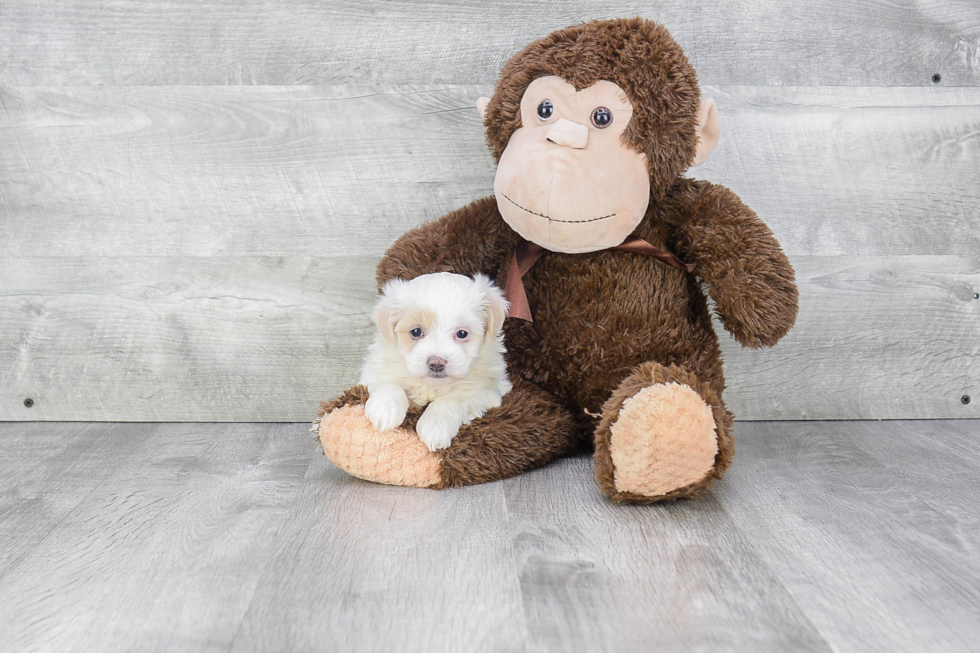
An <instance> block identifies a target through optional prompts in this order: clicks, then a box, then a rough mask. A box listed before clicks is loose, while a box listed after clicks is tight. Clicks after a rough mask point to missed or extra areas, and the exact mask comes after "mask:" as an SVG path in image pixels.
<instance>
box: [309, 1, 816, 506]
mask: <svg viewBox="0 0 980 653" xmlns="http://www.w3.org/2000/svg"><path fill="white" fill-rule="evenodd" d="M550 74H555V75H560V76H562V77H564V78H565V79H567V80H568V81H571V82H572V83H573V84H575V85H576V86H577V87H584V86H588V85H590V84H592V83H594V82H595V81H597V80H599V79H608V80H611V81H614V82H615V83H617V84H618V85H619V86H620V87H622V88H623V89H624V90H625V91H626V93H627V94H628V96H629V98H630V100H631V102H632V103H633V106H634V108H635V113H634V116H633V119H632V122H631V124H630V128H629V129H628V131H627V132H626V133H625V134H624V137H625V138H626V139H627V141H628V144H629V145H630V146H632V147H636V148H637V149H640V150H641V151H643V152H645V153H647V156H648V162H649V166H650V173H651V202H650V205H649V208H648V209H647V212H646V215H645V216H644V218H643V220H642V221H641V222H640V224H639V226H638V227H637V228H636V230H635V231H634V232H633V234H632V235H633V236H636V237H640V238H643V239H645V240H647V241H648V242H649V243H651V244H652V245H654V246H655V247H659V248H661V249H665V250H667V251H670V252H673V253H675V254H676V255H677V256H679V257H680V258H681V259H683V260H684V261H686V262H689V263H695V264H696V265H697V268H696V270H695V272H694V273H693V274H691V273H686V272H682V271H680V270H677V269H674V268H671V267H668V266H666V265H664V264H663V263H660V262H658V261H656V260H654V259H652V258H649V257H646V256H643V255H641V254H634V253H628V252H622V251H611V250H604V251H599V252H592V253H587V254H560V253H555V252H546V253H545V254H544V255H543V256H542V257H541V259H540V260H539V261H538V262H537V263H536V264H535V265H534V266H533V267H532V268H531V269H530V270H529V271H528V272H527V273H526V274H525V275H524V278H523V281H524V286H525V290H526V293H527V298H528V301H529V303H530V306H531V310H532V311H533V314H534V322H533V323H528V322H524V321H521V320H515V319H508V320H507V322H506V323H505V326H504V333H505V341H506V343H507V350H508V354H507V361H508V368H509V371H510V376H511V379H512V381H513V382H514V390H513V391H512V392H511V393H510V394H508V395H507V396H506V397H505V398H504V404H503V405H502V406H501V407H499V408H495V409H492V410H491V411H488V412H487V414H486V415H484V416H483V417H482V418H481V419H478V420H475V421H474V422H473V423H472V424H470V425H468V426H465V427H463V429H461V430H460V434H459V435H458V436H457V437H456V439H455V440H454V441H453V443H452V445H451V446H450V447H449V448H448V449H446V450H443V451H442V452H441V455H442V456H443V469H444V474H445V476H446V478H445V479H444V481H445V483H444V484H445V485H447V486H459V485H468V484H473V483H482V482H486V481H490V480H495V479H499V478H504V477H506V476H510V475H512V474H516V473H519V472H521V471H524V470H527V469H531V468H533V467H537V466H541V465H544V464H546V463H547V462H549V461H550V460H552V459H554V458H555V457H557V456H561V455H565V454H568V453H571V452H574V451H577V450H580V449H581V448H583V447H584V446H587V445H588V444H589V443H590V441H592V440H593V439H594V444H595V459H596V479H597V481H598V482H599V485H600V487H601V488H602V490H603V491H604V492H605V493H606V494H607V495H609V496H610V497H611V498H612V499H613V500H614V501H618V502H639V503H649V502H654V501H662V500H666V499H676V498H682V497H696V496H698V495H700V494H701V493H703V492H704V491H705V490H707V488H708V487H709V486H710V485H711V484H712V483H713V482H714V481H715V480H717V479H718V478H721V476H722V475H723V474H724V472H725V470H726V469H728V466H729V465H730V464H731V460H732V455H733V454H734V442H733V440H732V436H731V424H732V416H731V415H730V414H729V412H728V411H727V410H726V409H725V405H724V402H723V401H722V393H723V391H724V389H725V378H724V374H723V371H722V361H721V352H720V349H719V346H718V338H717V336H716V334H715V332H714V329H713V327H712V323H711V318H710V315H709V309H708V301H707V298H706V297H705V294H704V292H703V291H702V284H705V285H706V287H707V290H708V293H709V294H710V296H711V297H712V298H713V299H714V302H715V307H716V312H717V314H718V316H719V318H720V320H721V322H722V324H723V325H724V326H725V328H726V329H727V330H729V331H730V332H731V333H732V334H733V335H734V336H735V338H736V339H737V340H738V341H739V342H740V343H742V344H743V345H746V346H749V347H760V346H771V345H773V344H775V342H776V341H777V340H779V338H781V337H782V336H783V335H784V334H785V333H786V332H787V331H789V329H790V328H791V327H792V325H793V322H794V320H795V318H796V312H797V290H796V285H795V281H794V273H793V268H792V267H791V266H790V264H789V261H788V260H787V258H786V256H785V255H784V254H783V252H782V250H781V249H780V247H779V244H778V243H777V242H776V240H775V238H774V237H773V234H772V232H771V231H770V230H769V228H768V227H766V225H765V224H763V223H762V222H761V221H760V220H759V218H758V217H757V216H756V215H755V213H753V212H752V211H751V210H750V209H749V208H747V207H746V206H745V205H744V204H743V203H742V202H741V200H739V198H738V197H737V196H736V195H735V194H734V193H732V192H731V191H729V190H728V189H726V188H724V187H721V186H716V185H714V184H711V183H709V182H705V181H694V180H690V179H685V178H681V177H680V174H681V173H682V172H683V170H684V169H686V168H687V166H688V165H689V164H690V162H691V160H692V159H693V156H694V151H695V146H696V124H697V110H698V106H699V91H698V86H697V78H696V76H695V74H694V71H693V69H692V68H691V66H690V65H689V64H688V63H687V60H686V58H685V57H684V55H683V52H682V51H681V50H680V48H679V47H678V46H677V44H676V43H675V42H674V41H673V40H672V39H671V38H670V36H669V34H667V32H666V30H664V29H663V28H662V27H660V26H658V25H655V24H654V23H651V22H649V21H642V20H639V19H634V20H623V21H597V22H593V23H587V24H584V25H579V26H576V27H572V28H569V29H567V30H561V31H560V32H556V33H555V34H552V35H550V36H548V37H545V38H544V39H542V40H540V41H538V42H536V43H533V44H531V45H530V46H528V47H527V48H525V49H524V50H523V51H522V52H520V53H519V54H517V55H516V56H515V57H514V58H513V59H512V60H511V61H510V62H508V63H507V64H506V65H505V66H504V69H503V72H502V74H501V79H500V81H499V82H498V84H497V88H496V91H495V93H494V97H493V99H492V100H491V101H490V104H489V105H488V108H487V114H486V118H485V125H486V127H487V140H488V143H489V144H490V147H491V149H492V151H493V153H494V155H495V156H497V157H499V155H500V153H501V152H502V151H503V148H504V147H505V146H506V144H507V140H508V138H509V137H510V134H511V133H513V130H514V129H516V128H517V127H518V126H519V124H520V119H519V105H520V99H521V95H522V94H523V92H524V89H525V88H526V87H527V85H528V84H529V83H530V81H531V80H533V79H534V78H535V77H537V76H540V75H550ZM518 242H519V237H518V235H517V234H516V233H515V232H514V231H513V230H512V229H511V228H510V227H509V226H508V225H507V224H506V223H505V222H504V221H503V219H502V218H501V216H500V214H499V213H498V211H497V206H496V201H495V199H494V198H493V197H488V198H484V199H480V200H477V201H475V202H473V203H472V204H470V205H468V206H466V207H463V208H461V209H459V210H457V211H454V212H452V213H450V214H448V215H446V216H445V217H443V218H441V219H439V220H437V221H435V222H432V223H429V224H425V225H423V226H421V227H419V228H417V229H413V230H412V231H409V232H408V233H406V234H405V235H403V236H402V237H401V238H400V239H399V240H398V241H397V242H396V243H395V244H394V245H393V246H392V247H391V248H390V249H389V250H388V252H387V253H386V255H385V257H384V259H383V260H382V261H381V263H380V264H379V266H378V279H377V281H378V284H379V287H380V286H381V285H383V284H384V283H385V282H386V281H388V280H389V279H391V278H395V277H400V278H405V279H409V278H413V277H416V276H418V275H421V274H426V273H431V272H455V273H458V274H466V275H473V274H475V273H483V274H486V275H488V276H490V277H491V278H493V279H496V280H497V282H498V283H502V282H503V280H504V279H505V278H506V273H507V267H508V265H509V262H510V260H511V257H512V255H513V253H514V250H515V249H516V247H517V244H518ZM662 382H677V383H683V384H686V385H687V386H689V387H691V388H693V389H694V390H695V391H696V392H697V393H698V394H699V395H700V396H701V398H702V399H703V400H704V402H705V403H706V404H708V405H709V406H710V407H711V410H712V415H713V417H714V421H715V425H716V430H717V436H718V453H717V457H716V461H715V466H714V468H713V469H712V470H711V471H710V472H709V473H708V474H707V475H706V476H705V478H704V479H702V480H701V481H699V482H697V483H694V484H693V485H690V486H688V487H683V488H677V489H676V490H674V491H671V492H669V493H667V494H665V495H662V496H654V497H649V496H634V495H630V494H628V493H621V492H617V491H616V488H615V484H614V480H613V479H614V476H615V470H614V469H613V465H612V459H611V457H610V455H609V446H610V445H609V428H610V425H611V424H612V423H613V422H614V420H615V419H616V417H617V415H618V413H619V410H620V409H621V407H622V404H623V402H624V401H625V400H626V399H627V398H628V397H631V396H632V395H633V394H635V393H636V392H638V391H639V390H641V389H643V388H645V387H647V386H649V385H651V384H653V383H662ZM365 399H366V393H365V392H363V390H358V389H357V388H354V389H352V390H350V391H348V392H347V393H345V395H343V396H342V397H340V398H338V399H337V400H334V401H333V402H329V403H327V404H325V405H324V410H325V411H329V410H330V409H331V408H333V407H337V406H341V405H344V404H346V403H351V402H360V403H363V401H364V400H365ZM600 413H601V416H602V418H601V421H599V420H598V419H596V418H595V417H592V415H598V414H600ZM412 419H417V416H415V417H414V418H413V417H410V418H409V420H408V421H407V422H406V425H407V426H409V427H410V425H411V423H412V422H411V420H412Z"/></svg>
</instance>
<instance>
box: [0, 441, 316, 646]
mask: <svg viewBox="0 0 980 653" xmlns="http://www.w3.org/2000/svg"><path fill="white" fill-rule="evenodd" d="M8 428H9V427H5V428H4V430H3V431H0V441H2V442H4V444H5V445H12V446H13V448H14V450H15V451H17V449H18V448H24V447H27V448H30V449H41V447H40V446H39V445H41V444H42V443H43V442H44V441H45V440H48V439H49V438H46V437H37V438H32V439H31V440H30V442H27V441H25V439H24V438H17V439H13V440H12V441H8V438H7V437H6V434H7V429H8ZM85 428H86V427H84V426H83V427H79V426H74V427H68V428H66V425H50V426H47V429H48V433H49V434H59V433H60V434H62V436H63V437H64V435H65V434H66V431H67V432H68V435H69V437H68V438H66V444H65V445H64V446H63V447H62V448H61V450H62V455H63V456H68V455H70V454H75V455H76V456H78V457H79V458H81V459H83V460H85V461H87V462H88V464H90V465H93V464H94V465H97V466H98V468H97V470H96V473H93V474H90V475H89V476H87V477H83V476H81V475H77V474H75V475H71V476H67V477H65V478H61V479H59V478H57V477H55V478H52V479H50V480H49V481H48V482H46V483H42V484H41V485H40V486H39V487H34V488H33V491H34V492H36V493H37V495H38V499H37V501H38V502H39V503H45V502H48V501H52V500H55V499H57V498H58V497H59V496H60V495H61V494H62V488H64V487H65V486H66V485H68V484H70V485H71V486H72V488H73V489H74V490H75V492H76V494H77V498H75V500H74V505H73V506H72V507H71V509H70V510H68V511H67V512H65V513H64V514H63V515H61V518H60V519H59V520H58V521H57V522H56V523H54V524H51V523H50V520H49V519H48V518H47V516H46V515H38V517H39V518H38V519H37V522H36V526H37V527H38V528H40V527H42V526H43V527H45V529H46V530H47V531H48V532H47V533H45V535H44V537H43V538H35V541H32V542H31V543H30V548H29V549H28V550H26V551H24V552H23V553H22V554H21V555H20V556H19V557H17V558H16V559H14V560H12V561H10V562H9V563H8V564H6V565H4V566H3V567H0V614H2V615H3V624H4V627H3V628H2V629H0V648H2V649H3V650H5V651H34V650H59V651H67V650H77V651H85V650H100V651H109V650H114V651H124V650H161V651H163V650H188V651H199V650H200V651H203V650H210V651H220V650H228V647H229V646H230V644H231V640H232V638H233V637H234V636H235V633H236V632H237V629H238V625H239V624H240V623H241V619H242V616H243V614H244V612H245V610H246V608H247V607H248V605H249V602H250V601H251V596H252V592H253V591H254V588H255V583H256V581H257V580H258V578H259V576H260V575H261V573H262V569H263V568H264V564H265V562H266V560H267V559H268V556H269V554H270V553H271V548H272V546H273V542H274V537H275V534H276V532H277V531H278V529H279V528H280V526H281V525H282V523H283V520H284V519H285V517H286V515H287V513H288V508H289V507H290V506H291V505H292V503H293V501H292V499H293V496H294V493H295V491H296V490H297V488H298V484H299V482H300V481H301V480H302V478H303V474H304V472H305V470H306V468H307V467H308V466H309V460H310V457H311V455H312V454H313V453H314V450H315V446H316V445H315V443H314V442H313V441H312V440H311V439H308V438H305V437H297V436H298V435H299V434H301V433H303V432H305V428H303V427H302V426H300V427H297V426H295V425H294V426H288V427H283V426H278V425H260V426H254V425H253V426H249V425H235V426H234V427H229V426H222V425H201V424H187V425H117V426H100V427H98V428H96V429H87V431H91V432H93V433H95V434H98V435H99V437H98V439H97V440H96V441H95V443H94V445H93V443H91V442H85V440H84V439H83V440H81V441H77V440H75V441H73V439H72V438H71V437H70V435H71V433H72V431H73V430H79V429H85ZM38 435H39V436H40V434H38ZM78 445H82V446H78ZM42 451H43V450H42ZM78 467H79V464H77V463H76V466H75V470H76V472H77V471H80V470H79V469H78ZM51 471H52V472H55V471H56V468H53V469H52V470H51ZM10 473H11V475H10V476H9V477H7V478H5V479H4V481H3V482H4V483H5V484H8V485H9V486H11V487H13V488H14V489H15V491H21V492H23V491H27V489H28V488H29V487H31V484H30V482H29V480H28V479H29V478H30V476H31V475H32V473H33V472H32V471H31V470H30V469H24V468H23V467H20V468H15V469H13V470H10ZM26 526H27V527H28V528H27V531H26V532H27V533H28V534H30V533H31V532H32V530H31V526H32V524H30V523H28V524H26ZM24 527H25V524H24V523H22V522H16V521H15V522H13V523H10V522H7V521H6V520H4V521H2V522H0V533H2V534H3V535H2V537H0V541H4V542H6V541H8V540H9V539H10V538H13V539H15V540H16V539H19V538H20V537H21V533H22V532H24Z"/></svg>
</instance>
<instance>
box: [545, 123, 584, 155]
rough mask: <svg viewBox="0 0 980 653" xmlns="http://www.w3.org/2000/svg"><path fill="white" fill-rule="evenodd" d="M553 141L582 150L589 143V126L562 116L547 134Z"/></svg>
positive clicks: (546, 136)
mask: <svg viewBox="0 0 980 653" xmlns="http://www.w3.org/2000/svg"><path fill="white" fill-rule="evenodd" d="M545 138H547V139H548V140H549V141H551V142H552V143H556V144H558V145H562V146H564V147H574V148H575V149H576V150H581V149H582V148H584V147H585V146H586V145H588V144H589V128H588V127H586V126H585V125H580V124H578V123H577V122H572V121H571V120H566V119H565V118H560V119H559V120H558V122H556V123H555V124H554V125H552V126H551V129H549V130H548V133H547V134H545Z"/></svg>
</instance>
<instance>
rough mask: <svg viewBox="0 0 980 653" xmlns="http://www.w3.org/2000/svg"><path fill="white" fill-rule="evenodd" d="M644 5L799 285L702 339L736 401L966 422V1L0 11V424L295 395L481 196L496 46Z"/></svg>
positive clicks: (978, 59)
mask: <svg viewBox="0 0 980 653" xmlns="http://www.w3.org/2000/svg"><path fill="white" fill-rule="evenodd" d="M637 14H639V15H644V16H647V17H650V18H654V19H657V20H660V21H661V22H663V23H665V24H666V25H667V26H668V27H669V28H670V29H671V30H672V32H673V33H674V34H675V36H676V37H677V38H678V40H679V41H680V42H681V43H682V45H684V46H685V48H686V50H687V52H688V55H689V56H690V58H691V60H692V62H693V63H694V64H695V66H697V68H698V70H699V74H700V77H701V81H702V83H703V86H704V91H705V94H706V95H710V96H712V97H714V98H715V99H716V100H717V101H718V104H719V108H720V110H721V116H722V127H723V136H722V140H721V143H720V145H719V147H718V148H717V149H716V151H715V152H714V154H713V155H712V157H711V158H710V159H709V161H708V162H707V163H706V164H705V165H704V166H702V167H700V168H695V169H693V170H692V171H691V174H692V175H693V176H696V177H701V178H705V179H709V180H711V181H714V182H718V183H722V184H725V185H728V186H730V187H731V188H732V189H733V190H735V192H737V193H739V194H740V195H741V196H742V197H743V199H745V201H746V202H747V203H748V204H749V205H750V206H752V207H753V208H754V209H756V211H757V212H758V213H759V214H760V216H762V218H763V219H764V220H766V221H767V222H768V223H769V224H770V225H771V226H772V228H773V230H774V231H775V232H776V235H777V236H778V237H779V239H780V240H781V242H782V243H783V245H784V246H785V248H786V250H787V253H788V254H789V255H790V258H791V259H792V261H793V263H794V264H795V265H796V267H797V271H798V275H799V278H800V286H801V314H800V320H799V323H798V325H797V328H796V329H795V330H794V331H793V332H792V333H791V334H790V335H789V336H788V337H787V338H786V339H785V340H784V341H783V342H782V343H780V345H779V346H777V347H776V348H775V349H773V350H767V351H761V352H760V351H743V350H741V349H740V348H739V347H738V346H737V345H735V344H734V343H733V342H732V341H730V340H729V339H728V336H727V334H724V333H722V339H723V347H724V350H725V355H726V360H727V370H728V376H729V385H730V390H729V391H728V400H729V403H730V405H731V407H732V409H733V410H734V412H735V413H736V415H737V416H738V417H739V418H741V419H787V418H790V419H799V418H811V419H857V418H935V417H980V408H978V406H980V300H977V299H976V297H977V293H980V88H978V86H980V5H977V3H975V2H973V1H972V0H924V1H922V2H917V3H915V4H914V5H906V4H895V3H891V2H886V1H885V0H874V1H869V2H865V3H860V4H856V5H855V4H850V3H836V2H829V1H819V2H810V3H800V2H796V1H795V0H767V1H765V2H758V3H752V5H751V7H748V8H747V7H746V5H745V4H744V3H741V2H734V1H731V2H715V3H710V4H708V5H706V4H690V3H686V2H681V1H680V0H670V1H667V2H658V3H629V2H613V1H602V2H589V3H585V2H568V3H560V4H558V5H554V4H545V3H530V2H516V3H515V2H510V3H485V2H472V1H463V2H454V3H448V4H433V3H414V2H378V1H376V0H362V1H360V2H356V3H353V2H324V3H292V2H291V3H275V4H272V5H270V4H267V3H257V2H224V3H207V4H193V3H192V4H186V3H174V2H158V3H153V4H151V5H148V4H146V3H137V2H125V1H123V2H117V3H113V4H112V5H95V4H91V3H81V2H75V3H54V4H41V5H39V4H37V3H28V2H23V1H14V2H5V3H3V4H2V5H0V419H5V420H18V419H63V420H65V419H67V420H72V419H78V420H163V421H166V420H198V421H207V420H216V421H246V420H253V421H289V420H307V419H309V418H311V417H312V415H313V413H314V412H315V408H316V404H317V402H318V401H319V400H320V399H323V398H326V397H328V396H330V395H331V394H333V393H335V392H337V391H338V390H340V389H341V388H342V387H344V386H345V385H347V384H349V383H351V382H352V381H353V380H354V379H355V378H356V376H357V369H358V366H359V364H360V358H361V355H362V352H363V349H364V347H365V346H366V343H367V341H368V339H369V338H370V337H371V333H372V331H371V325H370V322H369V320H368V318H367V317H366V312H367V311H368V310H369V308H370V305H371V303H372V300H373V296H374V288H373V267H374V265H375V263H376V261H377V259H378V257H380V255H381V254H382V253H383V252H384V250H385V248H386V247H387V246H388V245H389V244H390V243H391V242H392V241H393V240H394V239H395V238H396V237H397V236H398V235H399V234H400V233H402V232H404V231H405V230H407V229H409V228H411V227H413V226H415V225H418V224H420V223H421V222H423V221H427V220H431V219H434V218H437V217H439V216H440V215H442V214H443V213H445V212H447V211H449V210H451V209H453V208H456V207H458V206H460V205H462V204H464V203H466V202H468V201H470V200H472V199H475V198H477V197H481V196H484V195H488V194H490V193H491V187H492V180H493V163H492V160H491V159H490V157H489V155H488V153H487V151H486V148H485V146H484V143H483V134H482V128H481V125H480V121H479V118H478V116H477V113H476V110H475V109H474V108H473V104H474V101H475V100H476V98H477V97H479V96H481V95H487V94H489V93H490V91H491V90H492V84H493V81H494V79H495V76H496V73H497V70H498V68H499V66H500V65H501V63H502V62H503V61H504V60H506V58H507V57H508V56H510V55H511V54H512V53H513V52H514V51H516V50H517V49H518V48H519V47H520V46H521V45H523V44H524V43H526V42H528V41H530V40H532V39H533V38H536V37H538V36H540V35H543V34H546V33H548V32H549V31H551V30H553V29H555V28H557V27H561V26H564V25H568V24H573V23H575V22H578V21H580V20H584V19H588V18H594V17H606V16H632V15H637ZM937 74H938V75H939V76H940V78H939V81H938V82H936V81H933V76H934V75H937ZM965 395H967V396H971V397H972V398H973V400H972V401H971V402H970V403H969V404H964V403H962V401H961V398H962V397H964V396H965ZM27 398H30V399H32V400H33V405H32V406H31V407H30V408H28V407H27V406H25V399H27Z"/></svg>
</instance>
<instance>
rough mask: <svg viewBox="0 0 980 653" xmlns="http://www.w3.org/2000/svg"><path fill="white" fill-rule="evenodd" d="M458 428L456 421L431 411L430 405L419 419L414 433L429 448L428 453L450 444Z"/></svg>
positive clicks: (438, 412)
mask: <svg viewBox="0 0 980 653" xmlns="http://www.w3.org/2000/svg"><path fill="white" fill-rule="evenodd" d="M460 426H461V425H460V423H459V421H458V420H456V419H453V418H452V417H451V416H449V415H444V414H442V413H441V411H438V410H433V409H432V406H431V405H430V406H429V408H427V409H426V410H425V412H424V413H422V416H421V417H419V423H418V424H417V425H416V426H415V432H416V433H418V435H419V439H420V440H421V441H422V442H423V444H425V446H427V447H428V448H429V451H437V450H439V449H445V448H446V447H448V446H449V445H450V444H452V442H453V438H454V437H456V433H457V432H458V431H459V427H460Z"/></svg>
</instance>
